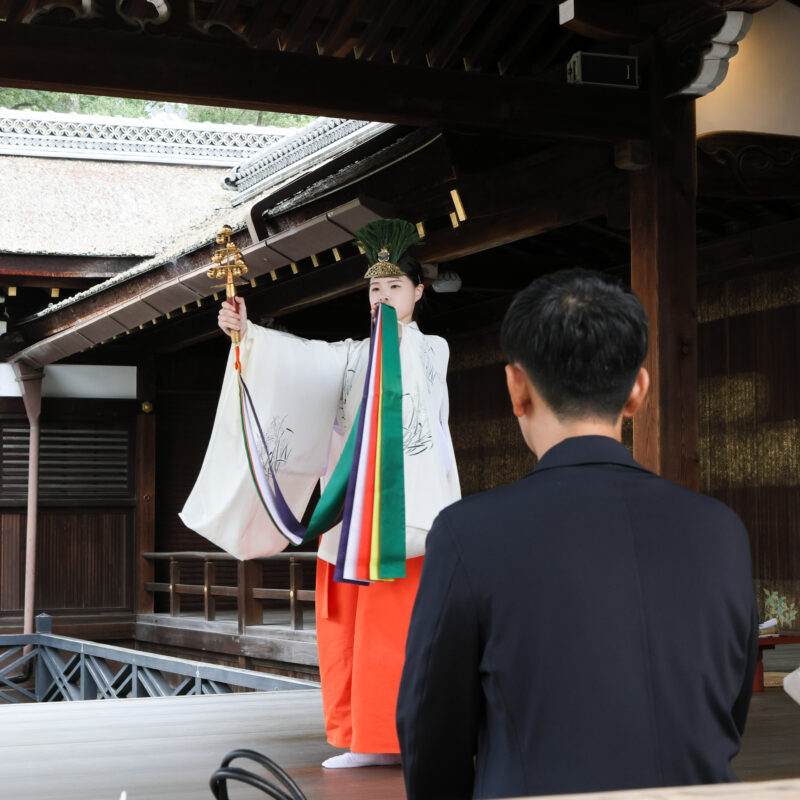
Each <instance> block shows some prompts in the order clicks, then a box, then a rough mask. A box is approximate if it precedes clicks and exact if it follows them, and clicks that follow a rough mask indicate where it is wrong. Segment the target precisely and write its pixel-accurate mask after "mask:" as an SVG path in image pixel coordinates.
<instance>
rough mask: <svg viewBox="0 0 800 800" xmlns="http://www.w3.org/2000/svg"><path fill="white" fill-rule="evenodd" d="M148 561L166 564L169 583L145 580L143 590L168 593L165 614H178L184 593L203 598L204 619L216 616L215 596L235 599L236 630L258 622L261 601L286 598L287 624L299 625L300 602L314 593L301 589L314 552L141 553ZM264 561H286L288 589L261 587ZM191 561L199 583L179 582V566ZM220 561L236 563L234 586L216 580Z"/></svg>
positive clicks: (301, 603)
mask: <svg viewBox="0 0 800 800" xmlns="http://www.w3.org/2000/svg"><path fill="white" fill-rule="evenodd" d="M142 555H143V557H144V558H146V559H147V560H148V561H152V562H158V561H166V562H168V563H169V583H163V582H158V581H147V582H145V584H144V588H145V591H147V592H150V593H151V594H153V595H155V594H156V593H158V592H164V593H167V594H169V613H170V614H171V615H172V616H173V617H179V616H180V615H181V598H182V597H184V596H199V595H202V597H203V616H204V618H205V619H206V620H208V621H213V620H214V619H216V614H217V604H216V601H217V598H218V597H233V598H235V599H236V608H237V618H238V627H239V633H240V634H242V633H244V632H245V628H247V627H248V626H250V625H261V624H262V620H263V607H262V603H263V601H264V600H287V601H288V602H289V624H290V626H291V628H292V629H293V630H302V628H303V603H313V602H314V597H315V592H314V591H313V590H310V589H303V564H302V562H304V561H312V562H315V561H316V560H317V554H316V553H278V554H277V555H274V556H269V557H267V558H254V559H250V560H248V561H239V560H238V559H236V558H234V557H233V556H232V555H229V554H228V553H200V552H193V551H187V552H174V553H143V554H142ZM265 561H273V562H274V561H288V562H289V588H288V589H270V588H267V587H264V586H261V583H262V579H261V566H262V564H263V563H264V562H265ZM192 562H195V563H196V562H202V564H203V583H202V584H199V583H183V582H182V580H181V566H182V565H184V564H187V563H192ZM221 562H224V563H231V562H235V563H236V565H237V574H236V585H235V586H223V585H218V584H217V582H216V568H217V565H218V564H220V563H221Z"/></svg>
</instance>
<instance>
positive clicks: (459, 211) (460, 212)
mask: <svg viewBox="0 0 800 800" xmlns="http://www.w3.org/2000/svg"><path fill="white" fill-rule="evenodd" d="M450 198H451V199H452V201H453V208H455V210H456V216H457V217H458V221H459V222H466V221H467V212H466V211H465V210H464V204H463V203H462V202H461V195H460V194H459V193H458V189H451V190H450Z"/></svg>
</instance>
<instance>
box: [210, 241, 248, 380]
mask: <svg viewBox="0 0 800 800" xmlns="http://www.w3.org/2000/svg"><path fill="white" fill-rule="evenodd" d="M232 233H233V228H231V226H230V225H223V226H222V230H221V231H220V233H218V234H217V244H221V245H223V247H220V248H219V249H217V250H215V251H214V255H213V257H212V258H211V260H212V261H213V262H214V266H213V267H211V269H209V270H208V273H207V274H208V277H209V278H211V279H212V280H220V279H222V278H224V279H225V296H226V297H227V299H228V302H229V303H230V305H231V308H232V309H233V310H234V311H237V308H236V301H235V300H234V299H233V298H234V297H236V284H235V283H234V278H241V276H242V275H245V274H247V265H246V264H245V263H244V259H243V258H242V253H241V250H239V248H238V247H237V246H236V245H235V244H234V243H233V242H232V241H231V234H232ZM220 288H221V287H220ZM240 340H241V334H240V332H239V331H231V342H232V343H233V344H234V346H235V347H236V362H235V364H234V366H235V367H236V371H237V372H241V371H242V365H241V363H240V361H239V342H240Z"/></svg>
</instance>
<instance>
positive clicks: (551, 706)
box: [397, 436, 758, 800]
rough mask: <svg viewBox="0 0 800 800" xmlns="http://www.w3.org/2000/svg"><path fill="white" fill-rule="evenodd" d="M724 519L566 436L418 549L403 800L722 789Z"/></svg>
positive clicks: (735, 744)
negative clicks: (420, 560)
mask: <svg viewBox="0 0 800 800" xmlns="http://www.w3.org/2000/svg"><path fill="white" fill-rule="evenodd" d="M757 625H758V619H757V616H756V609H755V598H754V593H753V584H752V575H751V567H750V553H749V545H748V537H747V532H746V531H745V529H744V527H743V525H742V523H741V522H740V520H739V518H738V517H737V516H736V515H735V514H734V513H733V511H731V510H730V509H729V508H728V507H727V506H725V505H723V504H722V503H719V502H717V501H716V500H713V499H711V498H709V497H705V496H702V495H699V494H695V493H693V492H690V491H687V490H685V489H681V488H679V487H678V486H675V485H674V484H672V483H670V482H669V481H667V480H664V479H662V478H659V477H658V476H656V475H654V474H653V473H652V472H649V471H648V470H646V469H644V468H643V467H641V466H640V465H639V464H637V463H636V462H635V461H634V460H633V459H632V458H631V456H630V455H629V454H628V451H627V450H626V449H625V447H623V445H622V444H620V443H619V442H616V441H614V440H613V439H610V438H606V437H602V436H586V437H578V438H573V439H567V440H566V441H564V442H561V443H560V444H558V445H557V446H555V447H553V448H552V449H551V450H549V451H548V452H547V453H545V455H544V457H543V458H542V459H541V461H540V462H539V464H538V465H537V467H536V469H535V470H534V471H533V473H532V474H530V475H529V476H527V477H526V478H523V479H522V480H520V481H518V482H517V483H514V484H511V485H508V486H503V487H501V488H499V489H494V490H492V491H489V492H485V493H483V494H479V495H474V496H472V497H469V498H467V499H465V500H462V501H460V502H458V503H455V504H454V505H452V506H450V507H449V508H447V509H445V510H444V511H443V512H442V513H441V514H440V515H439V516H438V518H437V519H436V521H435V523H434V525H433V528H432V529H431V532H430V534H429V537H428V552H427V555H426V557H425V565H424V567H423V571H422V579H421V584H420V589H419V594H418V596H417V601H416V605H415V607H414V613H413V616H412V620H411V628H410V631H409V635H408V644H407V647H406V663H405V669H404V672H403V679H402V683H401V687H400V697H399V701H398V709H397V724H398V731H399V734H400V747H401V750H402V755H403V769H404V772H405V778H406V788H407V790H408V796H409V800H423V798H431V800H433V799H434V798H436V800H445V799H446V798H468V797H473V796H474V797H510V796H520V795H533V794H551V793H552V794H556V793H560V792H588V791H603V790H613V789H627V788H636V787H650V786H667V785H681V784H695V783H713V782H719V781H731V780H735V777H734V774H733V772H732V770H731V767H730V760H731V758H732V757H733V756H734V755H736V753H737V751H738V750H739V736H740V733H741V732H742V730H743V727H744V722H745V717H746V715H747V708H748V705H749V702H750V692H751V687H752V681H753V674H754V671H755V663H756V654H757Z"/></svg>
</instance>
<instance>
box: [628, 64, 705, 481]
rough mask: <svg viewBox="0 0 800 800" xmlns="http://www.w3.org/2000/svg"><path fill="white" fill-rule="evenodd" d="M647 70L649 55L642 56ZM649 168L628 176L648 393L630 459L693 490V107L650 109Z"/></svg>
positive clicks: (681, 103)
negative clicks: (645, 324) (646, 338)
mask: <svg viewBox="0 0 800 800" xmlns="http://www.w3.org/2000/svg"><path fill="white" fill-rule="evenodd" d="M640 56H643V57H644V60H645V62H647V61H650V59H651V58H652V52H651V51H650V50H649V49H647V50H643V51H642V52H640ZM652 113H653V130H654V135H653V138H652V140H651V153H652V164H651V166H650V167H648V168H647V169H643V170H640V171H637V172H632V173H630V185H631V194H630V217H631V286H632V288H633V290H634V292H635V293H636V294H637V295H638V296H639V298H640V299H641V300H642V302H643V303H644V306H645V308H646V309H647V314H648V317H649V320H650V350H649V353H648V357H647V360H646V362H645V366H646V367H647V369H648V371H649V373H650V379H651V386H650V392H649V393H648V396H647V398H646V399H645V402H644V404H643V406H642V408H641V409H640V410H639V413H638V414H637V415H636V417H634V428H633V432H634V438H633V447H634V456H635V457H636V459H637V460H638V461H639V462H640V463H641V464H643V465H644V466H646V467H648V468H649V469H651V470H653V471H654V472H657V473H658V474H660V475H663V476H664V477H666V478H669V479H670V480H672V481H674V482H676V483H678V484H680V485H682V486H685V487H687V488H689V489H694V490H697V489H699V483H700V471H699V460H698V454H697V441H698V417H697V413H698V412H697V300H696V293H697V274H696V266H695V265H696V242H695V239H696V237H695V216H696V192H697V177H696V175H697V173H696V161H695V154H696V152H697V148H696V145H695V116H694V100H672V101H658V102H655V101H654V103H653V109H652Z"/></svg>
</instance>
